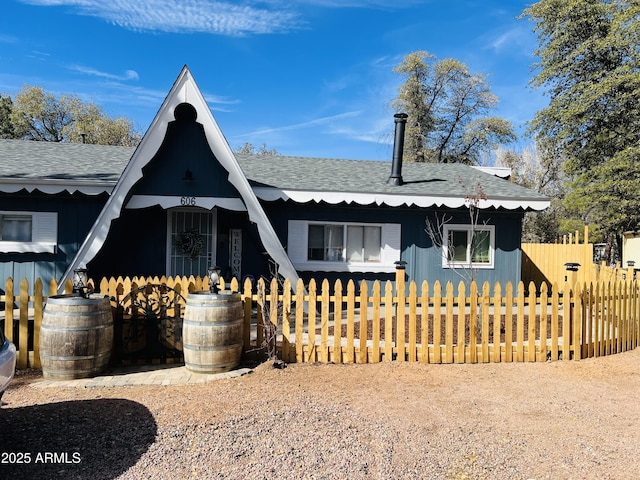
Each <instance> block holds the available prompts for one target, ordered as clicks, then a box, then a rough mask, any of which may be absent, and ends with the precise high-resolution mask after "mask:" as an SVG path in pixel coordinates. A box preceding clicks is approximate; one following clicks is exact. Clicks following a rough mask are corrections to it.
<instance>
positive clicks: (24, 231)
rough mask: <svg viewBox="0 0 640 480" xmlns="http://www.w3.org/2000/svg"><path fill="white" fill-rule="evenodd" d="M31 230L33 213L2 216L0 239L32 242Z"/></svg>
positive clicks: (0, 217)
mask: <svg viewBox="0 0 640 480" xmlns="http://www.w3.org/2000/svg"><path fill="white" fill-rule="evenodd" d="M31 230H32V229H31V215H2V216H0V240H3V241H5V242H30V241H31Z"/></svg>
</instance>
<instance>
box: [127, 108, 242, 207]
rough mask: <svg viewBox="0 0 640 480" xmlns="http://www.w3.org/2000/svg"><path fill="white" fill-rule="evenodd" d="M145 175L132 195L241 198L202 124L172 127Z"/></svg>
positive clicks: (185, 122) (187, 122)
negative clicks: (213, 149) (217, 156)
mask: <svg viewBox="0 0 640 480" xmlns="http://www.w3.org/2000/svg"><path fill="white" fill-rule="evenodd" d="M187 170H188V171H189V172H190V173H191V180H190V181H187V179H186V178H185V174H186V173H187ZM142 171H143V174H144V177H143V178H142V179H140V181H139V182H138V183H137V184H136V185H134V187H133V189H132V191H131V194H140V195H176V196H194V197H198V196H203V197H222V198H239V197H240V194H239V193H238V191H237V190H236V189H235V187H234V186H233V185H231V183H229V181H228V177H229V173H228V172H227V171H226V170H225V169H224V168H223V167H222V165H220V163H219V162H218V160H217V159H216V157H215V155H214V154H213V153H212V152H211V149H210V148H209V143H208V142H207V138H206V136H205V133H204V128H203V126H202V124H200V123H198V122H195V121H190V120H189V119H184V120H181V121H177V120H176V121H173V122H170V123H169V125H168V126H167V132H166V134H165V138H164V140H163V142H162V144H161V145H160V148H158V151H157V153H156V154H155V155H154V157H153V158H152V159H151V160H150V161H149V163H148V164H147V165H146V166H145V167H144V168H143V169H142Z"/></svg>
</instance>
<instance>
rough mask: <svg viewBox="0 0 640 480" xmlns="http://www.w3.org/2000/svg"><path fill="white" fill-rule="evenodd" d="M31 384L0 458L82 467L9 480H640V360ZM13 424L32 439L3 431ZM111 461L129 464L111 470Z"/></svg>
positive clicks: (0, 439)
mask: <svg viewBox="0 0 640 480" xmlns="http://www.w3.org/2000/svg"><path fill="white" fill-rule="evenodd" d="M40 379H41V376H40V374H39V372H37V371H31V372H28V373H26V374H24V375H20V376H19V377H18V379H17V380H16V381H15V382H14V383H13V384H12V385H11V386H10V388H9V389H8V390H7V392H6V393H5V396H4V398H3V400H4V401H5V402H6V405H5V406H3V407H2V411H0V446H2V451H3V452H7V451H10V450H11V449H12V447H11V445H19V446H20V448H22V449H26V450H28V451H29V452H30V453H31V454H32V455H36V454H37V453H38V451H40V450H43V449H52V450H53V449H55V450H57V451H62V452H68V453H69V455H71V456H70V457H69V458H72V459H73V458H77V457H74V456H73V454H74V453H77V454H78V456H79V457H80V458H81V459H82V460H83V461H84V462H85V463H82V461H81V462H80V463H79V464H72V463H70V464H64V465H61V464H49V465H47V464H42V465H39V466H38V468H39V469H35V470H34V466H33V465H32V466H31V467H30V468H31V469H30V470H27V468H26V467H25V466H24V465H23V466H21V465H15V464H14V465H12V466H11V473H12V474H14V475H20V474H21V473H22V474H25V473H30V474H32V475H31V478H91V479H93V480H97V479H102V478H122V479H136V478H146V479H174V478H192V477H193V478H207V479H216V478H232V479H236V478H237V479H241V478H242V479H244V478H276V477H277V478H285V479H312V478H313V479H321V478H325V479H333V478H350V479H368V478H375V479H380V478H384V479H387V478H444V479H447V478H451V479H467V478H473V479H483V478H485V479H547V478H549V479H551V478H553V479H558V478H560V479H562V478H567V479H568V478H580V479H633V478H638V473H637V466H636V463H637V458H638V456H639V455H640V429H639V428H638V425H639V424H640V402H638V392H639V391H640V350H636V351H632V352H626V353H622V354H618V355H612V356H609V357H601V358H592V359H587V360H580V361H564V362H547V363H510V364H505V363H502V364H461V365H423V364H417V363H411V364H410V363H398V362H389V363H381V364H372V365H333V364H301V365H289V366H287V367H286V368H283V369H278V368H273V367H272V366H271V365H270V364H263V365H261V366H259V367H257V368H256V369H255V371H254V373H252V374H249V375H245V376H243V377H239V378H235V379H226V380H220V381H215V382H212V383H208V384H202V385H186V386H166V387H161V386H159V387H117V388H84V389H77V388H74V389H70V388H46V389H44V388H35V387H34V386H33V384H34V382H37V381H39V380H40ZM116 399H117V401H112V400H116ZM85 400H99V402H97V403H96V404H95V405H93V404H86V403H80V402H82V401H85ZM105 400H109V401H105ZM68 402H75V403H71V404H69V403H68ZM58 406H60V408H58ZM76 406H82V407H83V409H82V410H78V409H77V408H75V407H76ZM83 412H85V413H86V414H83ZM22 413H25V414H28V417H25V418H27V420H23V421H25V422H27V424H28V425H29V428H27V429H23V428H21V425H19V424H17V423H15V422H14V423H11V424H8V423H7V421H8V420H7V419H12V418H13V419H18V418H20V415H21V414H22ZM45 414H46V415H45ZM43 415H44V416H43ZM54 416H55V421H52V420H51V418H53V417H54ZM38 418H41V421H37V419H38ZM28 419H30V420H28ZM61 425H68V426H67V427H66V428H65V429H62V430H61V428H60V426H61ZM69 425H70V426H69ZM105 425H107V426H108V427H107V428H104V426H105ZM141 425H143V426H144V428H142V429H141V428H140V426H141ZM38 426H39V428H38ZM61 431H64V432H67V433H68V435H66V436H65V435H61V434H60V432H61ZM36 450H37V451H36ZM112 451H115V452H125V451H126V452H127V453H126V455H124V454H122V462H121V463H118V462H120V454H118V455H115V454H113V453H110V452H112ZM100 458H103V459H104V462H105V463H104V464H103V465H102V467H100V464H99V463H97V461H98V459H100ZM5 466H6V465H2V467H5ZM86 466H91V467H92V468H91V471H89V470H88V469H86V468H84V467H86ZM4 471H5V470H2V472H3V473H4ZM33 475H35V476H33ZM23 476H24V475H23ZM16 478H18V477H16Z"/></svg>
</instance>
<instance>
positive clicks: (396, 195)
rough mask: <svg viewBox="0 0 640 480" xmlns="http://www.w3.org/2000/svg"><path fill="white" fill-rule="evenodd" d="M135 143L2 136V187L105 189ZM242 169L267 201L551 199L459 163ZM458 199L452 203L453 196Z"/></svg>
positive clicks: (503, 203)
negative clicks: (394, 168) (394, 170)
mask: <svg viewBox="0 0 640 480" xmlns="http://www.w3.org/2000/svg"><path fill="white" fill-rule="evenodd" d="M134 150H135V149H134V148H132V147H119V146H107V145H92V144H72V143H51V142H35V141H23V140H0V190H2V191H9V192H12V191H17V190H19V189H21V188H26V189H27V190H29V191H31V190H33V189H35V188H38V189H39V190H41V191H46V192H47V193H56V192H58V191H62V190H64V189H66V190H69V191H75V190H79V191H83V192H85V193H96V192H97V191H98V190H99V191H107V192H110V191H111V189H112V188H113V186H114V185H115V183H116V182H117V180H118V178H119V177H120V175H121V174H122V172H123V170H124V168H125V166H126V165H127V162H128V161H129V159H130V158H131V156H132V154H133V152H134ZM235 156H236V158H237V160H238V163H239V164H240V167H241V168H242V171H243V172H244V174H245V176H246V177H247V179H248V180H249V182H250V184H251V186H252V187H253V189H254V190H255V191H256V194H257V195H258V197H259V198H262V199H265V200H275V199H279V198H280V199H292V200H294V201H310V200H314V201H327V202H329V203H338V202H342V201H346V202H355V203H359V204H370V203H378V204H382V203H384V204H390V205H394V206H395V205H400V204H407V205H417V206H423V207H424V206H429V205H445V206H450V207H454V206H460V205H461V204H463V203H464V199H465V197H467V196H469V195H470V194H474V193H476V192H477V186H478V185H481V187H482V191H483V193H484V194H485V195H486V196H487V197H488V199H489V200H490V201H491V202H490V204H487V205H485V206H486V207H489V206H493V207H504V208H522V209H535V210H539V209H542V208H545V207H546V206H548V198H546V197H545V196H544V195H541V194H539V193H537V192H534V191H532V190H530V189H527V188H524V187H521V186H519V185H516V184H514V183H512V182H509V181H506V180H504V179H502V178H499V177H497V176H495V175H491V174H489V173H486V172H483V171H481V170H479V169H476V168H472V167H469V166H466V165H462V164H455V163H451V164H425V163H405V164H404V165H403V169H402V176H403V179H404V184H403V185H402V186H393V185H388V184H387V182H386V181H387V179H388V178H389V174H390V172H391V162H381V161H372V160H369V161H367V160H346V159H331V158H308V157H295V156H268V155H250V154H236V155H235ZM453 199H456V202H454V203H456V204H455V205H454V204H452V203H451V202H452V201H453Z"/></svg>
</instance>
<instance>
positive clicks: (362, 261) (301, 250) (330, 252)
mask: <svg viewBox="0 0 640 480" xmlns="http://www.w3.org/2000/svg"><path fill="white" fill-rule="evenodd" d="M287 251H288V253H289V257H290V258H291V260H292V262H293V264H294V266H295V267H296V269H298V270H308V271H353V272H358V271H361V272H368V271H370V272H387V271H388V272H391V271H393V270H394V269H395V265H394V262H395V261H397V260H400V225H399V224H388V223H385V224H373V223H353V222H341V223H334V222H331V223H329V222H314V221H306V220H290V221H289V234H288V245H287Z"/></svg>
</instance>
